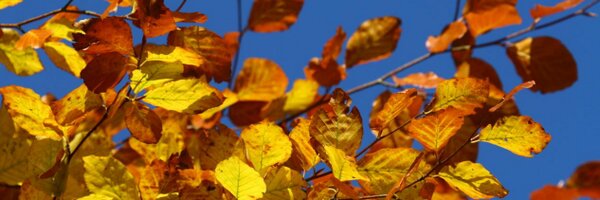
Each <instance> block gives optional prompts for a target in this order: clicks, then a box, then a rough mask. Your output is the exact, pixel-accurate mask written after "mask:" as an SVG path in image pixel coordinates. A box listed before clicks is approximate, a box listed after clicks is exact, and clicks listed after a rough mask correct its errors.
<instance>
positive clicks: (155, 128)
mask: <svg viewBox="0 0 600 200" xmlns="http://www.w3.org/2000/svg"><path fill="white" fill-rule="evenodd" d="M122 109H124V110H125V123H126V124H127V129H128V130H129V132H130V133H131V136H133V137H134V138H135V139H137V140H139V141H141V142H144V143H148V144H156V143H157V142H158V140H159V139H160V137H161V136H162V134H161V132H162V122H161V121H160V118H159V117H158V115H156V113H154V111H152V110H150V108H148V106H146V105H144V104H141V103H138V102H131V101H129V102H126V103H125V105H123V108H122Z"/></svg>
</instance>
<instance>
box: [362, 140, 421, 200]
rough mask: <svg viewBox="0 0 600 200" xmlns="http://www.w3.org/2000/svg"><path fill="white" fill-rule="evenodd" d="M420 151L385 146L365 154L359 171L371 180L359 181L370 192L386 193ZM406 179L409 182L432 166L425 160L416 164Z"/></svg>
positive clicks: (405, 171)
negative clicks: (414, 169)
mask: <svg viewBox="0 0 600 200" xmlns="http://www.w3.org/2000/svg"><path fill="white" fill-rule="evenodd" d="M418 155H419V152H418V151H416V150H414V149H412V148H384V149H381V150H379V151H377V152H374V153H369V154H367V155H365V157H364V158H362V159H361V160H359V161H358V166H359V167H358V172H360V174H362V175H363V176H365V177H369V180H370V181H359V183H360V185H361V186H362V187H364V188H365V189H366V190H367V191H368V192H369V193H370V194H385V193H387V192H388V191H389V190H390V189H392V186H394V184H395V183H397V182H399V181H400V180H401V179H402V178H403V177H404V176H405V175H406V174H407V172H408V170H409V168H410V166H411V164H412V163H413V161H414V160H415V158H417V156H418ZM416 167H417V168H416V171H415V172H413V173H412V174H411V175H410V176H409V177H407V179H406V181H408V183H410V182H412V181H415V180H417V179H418V178H419V177H421V176H423V175H425V174H426V173H427V171H428V170H429V169H430V168H431V167H430V166H428V165H427V164H425V162H422V163H420V164H419V165H418V166H416Z"/></svg>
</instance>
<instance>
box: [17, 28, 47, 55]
mask: <svg viewBox="0 0 600 200" xmlns="http://www.w3.org/2000/svg"><path fill="white" fill-rule="evenodd" d="M50 35H52V31H49V30H43V29H33V30H30V31H28V32H27V33H25V34H24V35H23V36H21V38H19V40H17V42H16V43H15V48H16V49H17V50H23V49H25V48H28V47H31V48H34V49H37V48H40V47H42V46H43V45H44V42H46V39H48V38H49V37H50Z"/></svg>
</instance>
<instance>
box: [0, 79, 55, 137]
mask: <svg viewBox="0 0 600 200" xmlns="http://www.w3.org/2000/svg"><path fill="white" fill-rule="evenodd" d="M0 94H2V97H3V100H2V105H3V107H4V108H6V110H7V111H8V114H9V115H10V117H11V118H12V120H13V121H14V123H15V124H16V126H18V127H19V128H21V129H22V130H24V131H25V132H27V133H29V134H31V135H34V136H39V137H48V138H52V139H56V140H60V138H61V137H60V135H59V134H61V133H60V132H59V131H60V129H59V125H58V123H57V122H56V120H55V119H54V114H53V113H52V110H51V109H50V106H49V105H47V104H45V103H44V102H42V100H41V99H40V96H39V95H38V94H36V93H35V92H34V91H33V90H31V89H28V88H23V87H19V86H6V87H3V88H0Z"/></svg>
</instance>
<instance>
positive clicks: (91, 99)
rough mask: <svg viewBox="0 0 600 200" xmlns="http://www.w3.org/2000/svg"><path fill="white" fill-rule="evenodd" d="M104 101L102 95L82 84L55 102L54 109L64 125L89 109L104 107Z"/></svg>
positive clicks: (59, 120) (57, 118)
mask: <svg viewBox="0 0 600 200" xmlns="http://www.w3.org/2000/svg"><path fill="white" fill-rule="evenodd" d="M103 103H104V102H103V101H102V97H101V96H100V95H98V94H95V93H93V92H92V91H90V90H88V88H87V87H86V86H85V85H83V84H82V85H80V86H79V87H77V88H75V89H74V90H73V91H71V92H69V93H68V94H67V95H65V96H64V97H63V98H62V99H60V100H58V101H55V102H53V103H52V111H53V112H54V115H56V116H55V117H56V121H57V122H58V123H60V124H63V125H64V124H69V123H71V122H73V121H74V120H75V119H77V118H79V117H81V116H83V115H85V113H87V112H88V111H91V110H93V109H96V108H99V107H102V105H103Z"/></svg>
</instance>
